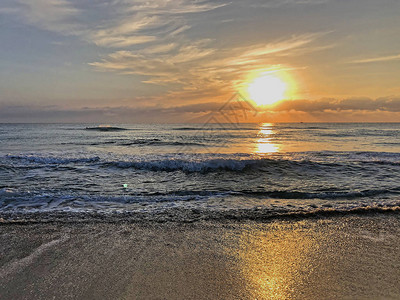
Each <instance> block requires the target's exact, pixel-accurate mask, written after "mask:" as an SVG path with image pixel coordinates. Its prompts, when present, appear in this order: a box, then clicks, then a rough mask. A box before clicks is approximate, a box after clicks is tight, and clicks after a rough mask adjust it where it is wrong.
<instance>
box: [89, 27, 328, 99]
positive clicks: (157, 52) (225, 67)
mask: <svg viewBox="0 0 400 300" xmlns="http://www.w3.org/2000/svg"><path fill="white" fill-rule="evenodd" d="M325 34H327V33H325V32H320V33H308V34H302V35H296V36H289V37H288V38H286V39H282V38H281V39H279V40H276V41H272V42H269V43H265V44H255V45H252V46H237V47H231V48H221V47H220V48H219V49H217V48H216V47H215V48H214V47H213V41H212V40H209V39H203V40H198V41H192V42H190V41H185V42H181V43H180V44H178V43H165V44H158V45H156V46H154V47H149V48H144V49H142V50H137V51H127V50H121V51H116V52H113V53H111V54H109V55H108V56H107V57H104V58H103V59H102V60H100V61H96V62H92V63H90V65H91V66H93V67H95V68H96V69H97V70H99V71H109V72H117V73H119V74H131V75H132V74H133V75H140V76H144V77H145V79H144V80H143V82H145V83H151V84H157V85H168V86H169V89H170V91H169V93H168V95H166V97H165V98H164V99H166V98H169V99H185V100H190V99H194V98H196V97H199V98H203V99H204V98H206V97H213V96H214V97H215V96H218V95H220V94H223V93H225V95H226V93H233V92H234V91H235V90H237V89H239V88H240V85H241V84H242V83H243V81H245V80H246V78H247V76H248V75H249V73H252V72H254V71H255V70H258V71H273V70H275V71H276V70H281V69H285V68H293V67H288V66H283V65H280V64H279V63H280V61H281V58H280V56H283V55H290V54H289V53H291V55H296V54H297V55H302V54H304V53H306V52H307V48H308V47H309V48H310V51H316V50H315V47H314V46H311V44H312V43H313V42H314V41H315V40H317V39H318V38H320V37H321V36H323V35H325ZM318 50H319V49H318ZM296 51H297V53H296ZM260 66H261V67H260ZM261 69H262V70H261Z"/></svg>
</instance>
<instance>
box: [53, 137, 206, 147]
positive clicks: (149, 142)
mask: <svg viewBox="0 0 400 300" xmlns="http://www.w3.org/2000/svg"><path fill="white" fill-rule="evenodd" d="M61 144H63V145H70V144H71V143H61ZM73 144H74V145H82V146H103V145H114V146H207V145H206V144H204V143H195V142H181V141H163V140H160V139H157V138H154V139H126V140H107V141H97V142H88V143H82V142H79V143H76V142H75V143H73Z"/></svg>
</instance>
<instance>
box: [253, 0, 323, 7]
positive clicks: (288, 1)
mask: <svg viewBox="0 0 400 300" xmlns="http://www.w3.org/2000/svg"><path fill="white" fill-rule="evenodd" d="M328 2H329V0H264V1H254V2H253V3H252V4H251V6H253V7H257V8H275V7H281V6H285V5H317V4H325V3H328Z"/></svg>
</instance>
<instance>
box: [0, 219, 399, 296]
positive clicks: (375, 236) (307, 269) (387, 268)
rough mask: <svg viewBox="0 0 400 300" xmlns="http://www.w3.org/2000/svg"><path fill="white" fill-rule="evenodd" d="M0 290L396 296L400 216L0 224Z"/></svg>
mask: <svg viewBox="0 0 400 300" xmlns="http://www.w3.org/2000/svg"><path fill="white" fill-rule="evenodd" d="M0 224H1V226H0V233H1V235H0V252H1V256H0V295H1V299H52V298H55V299H289V298H290V299H400V286H399V284H398V280H399V278H400V256H399V253H400V215H398V214H396V213H393V214H372V215H368V216H360V215H351V216H340V217H332V218H331V217H327V218H305V219H298V220H270V221H268V222H255V221H240V222H233V221H229V222H219V221H199V222H194V223H181V222H164V223H157V222H146V223H137V222H134V223H130V222H117V223H110V222H98V221H97V222H75V221H74V222H68V221H65V222H51V223H32V222H26V223H24V222H22V223H18V224H15V223H0Z"/></svg>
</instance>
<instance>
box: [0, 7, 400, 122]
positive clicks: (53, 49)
mask: <svg viewBox="0 0 400 300" xmlns="http://www.w3.org/2000/svg"><path fill="white" fill-rule="evenodd" d="M399 13H400V1H398V0H263V1H261V0H246V1H238V0H227V1H224V0H219V1H197V0H196V1H193V0H191V1H189V0H175V1H174V0H170V1H168V0H154V1H142V0H110V1H103V0H1V2H0V123H1V122H95V123H143V122H149V123H163V122H165V123H182V122H204V121H206V120H207V119H209V118H210V116H213V115H215V114H217V113H218V112H220V110H221V107H223V105H224V104H225V103H226V102H227V101H229V100H230V99H233V98H234V99H235V101H247V102H248V103H249V106H248V107H247V110H253V109H254V111H255V113H250V114H246V116H241V121H243V122H327V121H328V122H400V18H399V17H398V15H399ZM263 76H267V77H268V76H269V77H273V78H279V80H280V81H282V82H283V83H284V85H285V87H286V89H285V92H284V94H283V95H282V96H281V97H280V98H281V99H276V102H275V103H273V104H270V105H259V104H260V103H257V101H254V99H252V97H253V96H254V95H252V94H251V93H249V87H251V85H252V83H254V82H255V81H256V80H257V78H263ZM259 89H260V90H259V91H258V93H259V94H261V95H264V94H265V95H268V93H272V92H273V90H274V86H268V82H266V85H265V87H263V83H261V87H260V88H259ZM232 97H233V98H232ZM235 97H236V98H235ZM253 98H254V97H253ZM237 99H239V100H237ZM278 100H279V101H278Z"/></svg>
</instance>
